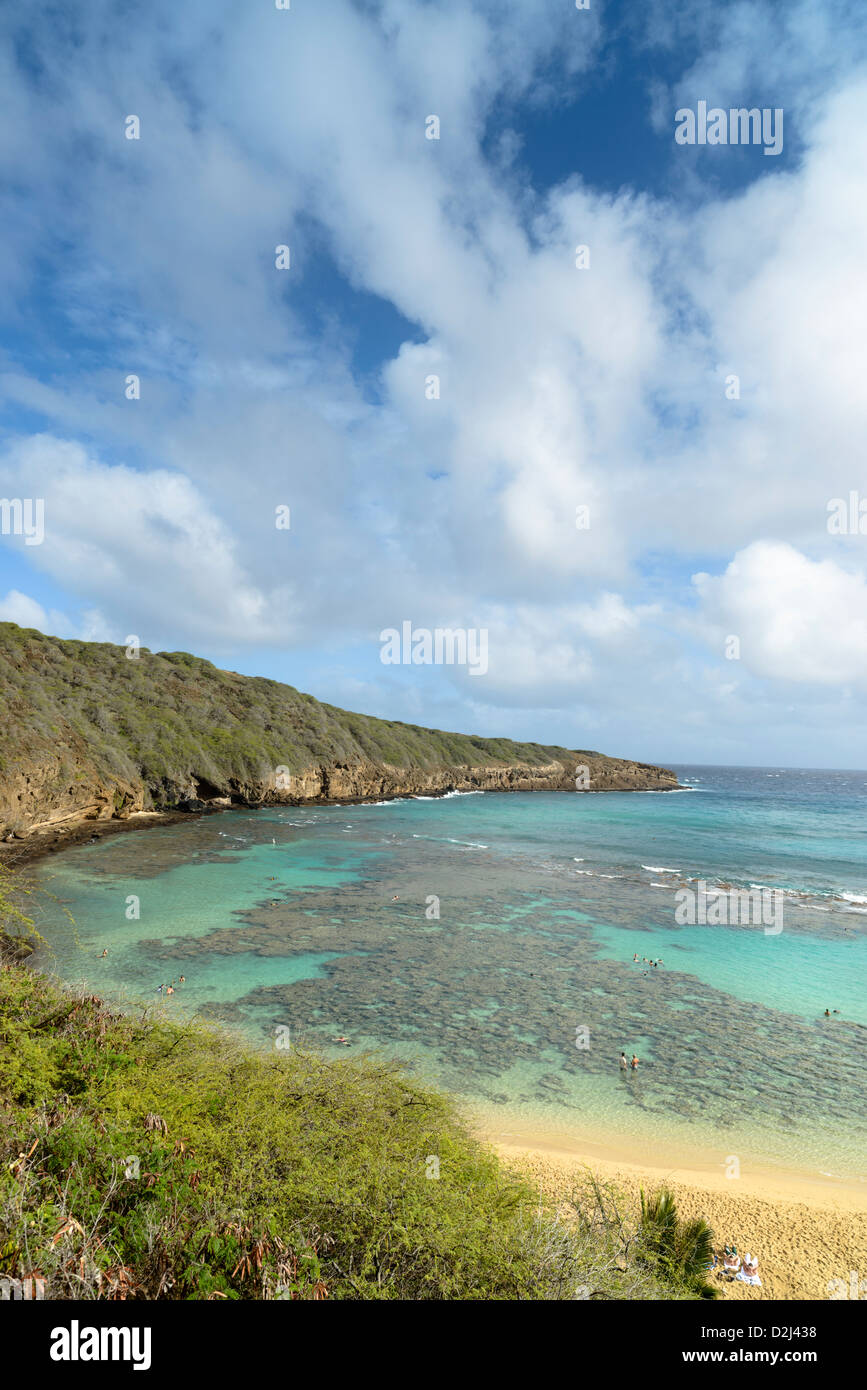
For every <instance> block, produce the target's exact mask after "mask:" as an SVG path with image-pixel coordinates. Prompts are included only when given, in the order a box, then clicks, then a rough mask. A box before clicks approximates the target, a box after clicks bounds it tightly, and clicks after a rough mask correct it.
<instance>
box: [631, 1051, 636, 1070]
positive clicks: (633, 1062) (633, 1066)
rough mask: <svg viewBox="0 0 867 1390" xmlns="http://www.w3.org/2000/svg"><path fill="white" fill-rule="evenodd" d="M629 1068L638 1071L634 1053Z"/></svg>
mask: <svg viewBox="0 0 867 1390" xmlns="http://www.w3.org/2000/svg"><path fill="white" fill-rule="evenodd" d="M630 1066H631V1067H632V1070H633V1071H638V1058H637V1057H636V1055H635V1053H634V1052H633V1054H632V1061H631V1063H630Z"/></svg>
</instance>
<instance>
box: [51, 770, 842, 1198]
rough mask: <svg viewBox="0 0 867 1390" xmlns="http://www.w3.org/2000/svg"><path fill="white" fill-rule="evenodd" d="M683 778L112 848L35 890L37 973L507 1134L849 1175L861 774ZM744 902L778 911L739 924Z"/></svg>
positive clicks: (257, 815) (334, 813)
mask: <svg viewBox="0 0 867 1390" xmlns="http://www.w3.org/2000/svg"><path fill="white" fill-rule="evenodd" d="M675 770H676V771H677V774H678V777H679V780H680V781H681V782H682V784H683V787H684V789H683V790H680V791H674V792H637V793H636V792H630V793H619V792H609V793H604V794H599V795H594V794H589V795H584V794H580V793H577V792H576V793H575V794H569V793H516V794H499V793H468V794H463V793H461V794H458V793H453V794H449V795H448V796H446V797H442V798H435V799H427V798H417V799H407V800H398V801H392V802H386V803H378V804H369V805H360V806H348V807H328V806H309V807H303V808H285V809H283V808H281V809H277V808H270V809H265V810H261V811H245V810H239V811H232V812H225V813H223V814H220V815H212V816H207V817H204V818H202V819H198V820H191V821H190V822H188V823H181V824H177V825H172V826H161V827H157V828H153V829H147V830H142V831H141V832H132V833H129V834H126V835H123V836H118V837H116V838H111V837H106V839H104V840H103V841H101V842H99V843H97V844H94V845H86V846H80V847H77V848H74V849H71V850H69V851H68V852H65V853H64V854H63V855H61V856H59V857H57V858H55V859H51V860H45V861H42V863H41V864H40V865H39V867H38V871H37V877H38V882H39V885H40V887H42V888H44V889H45V890H46V891H47V896H46V897H44V898H43V899H42V901H41V906H40V916H39V922H38V925H39V927H40V930H41V931H42V933H43V935H44V937H45V940H46V946H45V948H44V949H43V950H42V951H41V952H40V953H39V956H38V958H37V963H38V964H39V965H40V966H41V967H42V968H47V969H53V970H54V971H56V972H57V973H58V974H59V975H60V976H61V977H62V978H63V979H65V980H68V981H71V982H76V983H78V982H81V981H86V982H87V983H88V985H90V986H93V987H94V988H95V989H97V990H98V991H99V992H100V993H101V994H102V995H103V996H104V997H106V998H109V999H114V1000H118V1001H123V1002H125V1003H127V1004H128V1003H130V1002H131V1001H133V1000H145V1001H147V1002H149V1003H150V1004H151V1006H152V1007H153V1008H154V1009H156V1010H159V1011H165V1012H166V1013H171V1014H176V1015H180V1014H183V1013H186V1012H196V1013H200V1014H202V1015H204V1016H205V1017H209V1018H212V1019H216V1020H220V1021H222V1022H223V1023H225V1024H227V1025H229V1026H231V1027H233V1028H236V1029H239V1030H241V1031H242V1032H243V1033H244V1034H245V1035H246V1036H248V1037H249V1038H251V1039H252V1040H254V1041H255V1042H256V1043H257V1044H258V1045H260V1046H262V1047H271V1048H273V1047H276V1046H280V1047H283V1046H286V1045H287V1044H288V1045H291V1046H295V1047H304V1046H315V1047H317V1048H320V1049H322V1050H324V1051H325V1052H326V1053H328V1054H329V1055H334V1056H338V1055H339V1056H352V1055H355V1054H357V1053H359V1052H374V1053H377V1054H380V1055H385V1056H387V1057H389V1058H393V1059H396V1060H399V1061H400V1062H402V1063H403V1064H405V1065H406V1066H407V1067H408V1068H409V1070H410V1071H411V1073H412V1074H413V1075H415V1076H417V1077H420V1078H421V1079H424V1080H428V1081H432V1082H434V1083H436V1084H437V1085H439V1086H442V1087H445V1088H447V1089H448V1090H450V1091H451V1092H453V1093H454V1094H455V1095H456V1096H457V1097H458V1098H459V1099H460V1101H461V1103H462V1105H463V1106H464V1107H465V1108H466V1110H467V1112H468V1113H469V1114H470V1115H472V1116H473V1117H474V1118H475V1119H476V1120H477V1121H478V1123H479V1124H480V1125H482V1126H483V1127H484V1128H485V1130H486V1131H487V1132H490V1133H497V1134H503V1135H513V1136H516V1137H517V1138H520V1137H522V1136H523V1137H529V1136H540V1135H544V1136H547V1137H551V1138H553V1139H556V1140H558V1141H562V1142H569V1141H573V1140H574V1141H575V1142H576V1144H577V1143H578V1142H580V1141H585V1142H587V1141H590V1140H592V1141H593V1142H595V1143H596V1144H597V1145H604V1143H605V1142H606V1141H608V1142H610V1143H611V1144H616V1145H617V1146H618V1147H619V1148H620V1150H621V1151H622V1149H623V1147H624V1146H628V1147H629V1148H630V1151H634V1153H635V1156H636V1160H639V1159H640V1160H641V1161H645V1162H647V1161H652V1159H653V1157H654V1155H664V1156H665V1158H666V1160H667V1161H668V1160H673V1159H676V1160H677V1161H678V1162H680V1163H682V1164H686V1163H688V1162H689V1161H692V1160H695V1161H703V1162H705V1163H708V1162H710V1163H718V1164H719V1165H720V1168H721V1171H723V1170H724V1169H726V1166H727V1165H728V1166H730V1165H731V1161H732V1159H737V1161H738V1162H739V1163H740V1164H741V1167H742V1168H744V1167H746V1168H748V1167H749V1165H750V1164H755V1165H757V1166H758V1165H761V1166H762V1167H763V1168H765V1169H767V1168H776V1169H780V1170H786V1171H794V1172H798V1173H801V1174H810V1175H814V1176H816V1177H819V1176H821V1177H823V1178H828V1177H832V1178H840V1179H845V1180H847V1181H851V1180H853V1179H855V1180H858V1179H860V1178H862V1176H863V1174H864V1171H865V1162H864V1155H865V1138H867V1125H865V1116H864V1099H863V1097H864V1094H865V1081H867V1062H865V1047H864V1043H865V1038H867V989H865V982H867V838H865V813H867V773H865V772H821V771H814V770H804V771H799V770H791V769H782V768H730V767H700V766H697V767H687V766H680V767H677V768H676V769H675ZM747 889H749V890H751V891H752V893H753V895H754V898H753V899H752V900H751V901H753V900H758V897H759V895H761V894H764V902H765V903H766V904H767V903H772V904H773V907H774V915H772V916H769V917H767V919H766V920H763V919H762V918H761V917H757V918H756V919H751V920H744V918H743V917H740V918H739V917H738V914H737V912H732V911H730V910H729V911H727V907H728V904H730V903H732V902H734V901H736V900H735V899H733V898H732V896H731V894H732V890H747ZM679 895H680V896H679ZM684 895H687V896H684ZM688 895H694V896H693V897H690V896H688ZM693 902H695V903H697V904H699V911H698V913H697V915H695V914H694V915H693V917H690V918H689V919H688V920H686V921H684V920H683V919H684V912H685V911H686V913H687V916H688V914H689V911H690V904H692V903H693ZM711 903H712V904H715V905H716V907H715V911H714V910H710V911H709V910H702V906H701V905H702V904H703V905H704V909H707V907H708V904H711ZM684 904H686V908H684ZM679 908H680V911H679ZM770 922H773V923H774V925H771V926H769V925H768V924H769V923H770ZM103 949H107V950H108V955H107V956H106V957H105V958H102V957H101V952H102V950H103ZM636 955H637V956H638V958H639V959H638V961H637V962H636V961H635V960H634V957H635V956H636ZM645 958H647V962H649V961H652V960H660V958H661V964H659V965H656V966H654V965H651V964H649V963H647V962H646V961H645ZM181 975H184V976H185V982H184V983H183V984H181V983H180V976H181ZM170 982H174V986H175V993H174V994H173V995H172V996H169V997H167V996H166V995H165V994H159V993H158V992H157V991H158V988H159V986H160V985H161V984H168V983H170ZM826 1009H828V1010H829V1016H827V1017H826V1016H825V1010H826ZM343 1036H345V1037H346V1038H347V1039H348V1041H349V1047H346V1046H344V1045H343V1044H342V1043H337V1042H335V1041H334V1040H335V1039H336V1038H338V1037H343ZM621 1051H623V1052H625V1053H626V1054H627V1056H628V1057H631V1056H632V1054H633V1053H635V1054H637V1056H638V1057H639V1059H640V1061H639V1067H638V1069H637V1070H635V1071H633V1070H632V1069H630V1070H628V1071H627V1072H626V1073H623V1072H622V1070H621V1068H620V1066H619V1057H620V1053H621Z"/></svg>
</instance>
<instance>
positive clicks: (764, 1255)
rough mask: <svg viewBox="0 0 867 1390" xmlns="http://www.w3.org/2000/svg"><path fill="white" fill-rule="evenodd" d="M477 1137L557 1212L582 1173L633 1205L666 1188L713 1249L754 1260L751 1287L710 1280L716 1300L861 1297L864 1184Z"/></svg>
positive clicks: (866, 1229)
mask: <svg viewBox="0 0 867 1390" xmlns="http://www.w3.org/2000/svg"><path fill="white" fill-rule="evenodd" d="M477 1132H478V1131H477ZM479 1137H480V1138H482V1139H483V1140H484V1141H485V1142H486V1143H488V1144H489V1145H491V1146H492V1147H493V1148H494V1150H495V1152H496V1153H497V1155H498V1157H499V1158H500V1159H501V1161H502V1162H503V1163H504V1164H505V1165H506V1166H507V1167H508V1168H510V1169H512V1170H513V1171H514V1172H515V1173H516V1174H518V1175H519V1176H521V1177H523V1178H524V1179H525V1180H526V1181H530V1182H532V1183H533V1185H534V1186H538V1189H539V1196H540V1200H542V1199H543V1198H544V1199H546V1200H547V1201H548V1202H549V1203H551V1204H552V1206H553V1207H554V1208H555V1209H557V1210H558V1211H560V1212H562V1213H563V1214H564V1216H566V1217H568V1214H569V1212H570V1210H571V1207H570V1197H571V1195H572V1193H573V1192H574V1191H575V1189H576V1188H577V1187H578V1186H579V1184H580V1183H581V1182H582V1180H585V1179H586V1176H587V1170H588V1169H589V1170H591V1171H592V1172H593V1173H594V1174H595V1176H596V1177H597V1178H599V1179H600V1180H601V1181H602V1182H608V1183H612V1184H613V1185H614V1186H615V1187H616V1188H617V1189H618V1190H619V1191H620V1192H621V1193H622V1194H623V1195H624V1196H625V1197H626V1198H627V1199H628V1200H629V1202H630V1205H631V1207H632V1209H633V1211H637V1209H638V1204H639V1202H640V1194H641V1190H642V1189H644V1190H645V1191H647V1190H648V1189H653V1188H657V1187H660V1186H663V1185H664V1186H666V1187H668V1188H669V1189H670V1190H671V1192H672V1193H673V1195H674V1197H675V1199H676V1201H677V1206H678V1211H679V1213H680V1215H681V1216H682V1217H685V1218H690V1217H703V1218H704V1219H705V1220H706V1221H707V1222H708V1223H709V1224H710V1226H711V1227H712V1229H713V1232H714V1249H715V1250H716V1252H717V1254H718V1255H720V1254H721V1252H722V1247H723V1245H724V1244H726V1243H731V1242H733V1243H734V1244H735V1245H736V1246H737V1248H738V1250H739V1251H740V1252H741V1254H742V1255H743V1254H745V1253H746V1252H748V1251H749V1252H750V1253H751V1254H754V1255H755V1256H756V1257H757V1259H758V1262H759V1276H760V1278H761V1280H762V1284H761V1287H760V1288H756V1287H753V1286H750V1285H747V1284H744V1283H743V1282H741V1281H739V1280H734V1281H730V1280H727V1279H723V1278H722V1277H721V1276H720V1275H719V1274H716V1273H715V1274H712V1275H710V1276H709V1278H710V1281H711V1282H712V1283H713V1284H714V1286H715V1287H717V1288H718V1289H719V1297H720V1300H721V1301H726V1302H727V1301H748V1300H751V1299H758V1300H761V1301H768V1300H770V1301H774V1300H780V1301H782V1300H786V1301H788V1300H804V1299H806V1300H814V1301H817V1300H821V1301H827V1300H828V1299H830V1298H831V1297H832V1296H833V1297H834V1298H835V1299H846V1298H850V1299H851V1298H863V1297H864V1294H863V1292H859V1281H860V1280H861V1279H862V1274H861V1271H863V1270H864V1268H865V1261H867V1190H865V1191H857V1190H855V1189H853V1188H852V1187H851V1185H849V1184H845V1183H841V1184H830V1183H829V1188H828V1190H821V1189H820V1188H819V1187H817V1185H816V1184H814V1183H811V1182H809V1181H807V1180H805V1179H804V1178H802V1177H800V1176H798V1175H796V1174H787V1173H780V1174H776V1173H769V1172H765V1171H763V1170H761V1169H756V1170H751V1171H750V1172H749V1174H748V1175H746V1176H745V1177H742V1178H739V1179H736V1180H731V1179H727V1178H725V1177H724V1176H722V1175H721V1174H720V1173H718V1172H711V1171H710V1170H706V1169H703V1168H701V1167H698V1168H695V1167H686V1166H681V1167H677V1168H673V1167H672V1166H670V1165H664V1166H658V1165H657V1164H656V1163H654V1159H653V1155H648V1158H647V1159H646V1160H642V1159H639V1160H638V1161H636V1160H635V1155H634V1153H633V1155H632V1159H631V1161H627V1160H626V1159H625V1158H623V1157H622V1156H620V1155H618V1156H616V1157H613V1156H611V1154H610V1153H609V1155H608V1156H607V1157H605V1156H603V1153H604V1150H605V1146H604V1145H593V1146H591V1147H588V1146H587V1145H580V1147H574V1146H568V1145H567V1144H561V1145H559V1146H558V1145H557V1144H556V1143H555V1142H552V1140H551V1137H550V1136H544V1137H530V1136H523V1137H519V1136H517V1135H512V1136H509V1138H508V1139H506V1138H505V1137H504V1136H503V1135H500V1136H497V1135H496V1134H493V1133H491V1132H490V1130H487V1131H484V1132H482V1133H479ZM865 1187H867V1185H865ZM864 1287H865V1285H864V1284H860V1289H863V1288H864Z"/></svg>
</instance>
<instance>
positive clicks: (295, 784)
mask: <svg viewBox="0 0 867 1390" xmlns="http://www.w3.org/2000/svg"><path fill="white" fill-rule="evenodd" d="M584 756H585V761H584V762H583V763H579V762H578V755H576V760H575V762H574V763H573V764H572V765H571V766H570V765H569V764H568V762H566V761H565V760H564V761H559V760H558V761H553V762H551V763H548V764H545V765H542V766H539V767H529V766H526V765H523V764H519V763H516V764H514V765H509V766H504V767H501V766H488V767H485V766H479V767H461V766H443V767H441V768H436V769H435V770H433V771H427V770H424V769H421V768H412V767H394V766H391V765H389V764H386V763H380V764H378V763H373V762H359V763H351V764H336V765H332V766H327V765H320V766H314V767H308V768H305V769H304V770H303V771H301V772H300V773H297V774H288V775H287V774H282V775H281V774H277V776H276V777H275V779H274V781H273V782H271V781H270V780H265V779H262V780H250V781H243V780H239V779H237V778H234V777H227V778H225V779H224V780H223V781H222V782H221V781H219V780H214V779H213V777H211V778H209V779H202V778H200V777H197V776H196V775H194V774H191V775H190V776H189V777H188V778H186V779H178V780H177V781H175V782H174V783H173V784H171V785H165V784H160V785H156V786H149V785H147V784H146V783H145V781H144V780H142V779H129V778H124V777H115V778H111V779H108V780H107V779H105V778H102V777H100V776H99V775H98V774H97V773H96V771H95V770H94V769H93V768H88V766H87V764H86V763H80V764H78V765H77V766H76V767H75V769H74V771H73V773H72V774H71V775H69V774H67V775H64V768H63V760H62V759H61V758H60V757H56V758H43V759H41V760H38V761H36V762H34V763H33V764H32V765H30V766H28V767H26V768H20V769H17V770H15V771H13V772H12V774H11V775H10V776H7V777H4V778H3V779H2V781H0V825H2V831H3V835H4V838H5V837H8V836H10V835H11V836H13V837H15V838H21V837H23V836H27V835H30V834H33V833H40V832H45V831H50V830H60V829H66V828H70V827H72V826H75V825H78V824H81V823H82V822H86V821H108V820H125V819H127V818H128V817H129V816H130V815H136V814H137V813H141V812H144V811H154V810H156V811H159V810H166V811H170V810H175V809H180V810H183V811H188V812H200V811H205V810H217V809H220V808H228V807H231V806H254V807H255V806H262V805H269V806H273V805H290V806H297V805H302V804H304V803H305V802H317V801H318V802H353V801H372V800H387V799H388V798H390V797H396V796H414V795H422V796H436V795H441V794H444V793H445V792H448V791H502V792H509V791H524V792H526V791H562V792H571V793H572V794H573V795H574V794H576V792H580V793H583V792H600V791H651V790H653V791H665V790H670V789H672V788H674V787H676V786H677V778H676V777H675V775H674V773H672V772H668V771H667V770H666V769H665V768H661V767H653V766H651V765H649V764H645V763H635V762H629V761H628V760H626V759H621V758H605V757H595V758H594V757H587V756H586V755H584ZM576 771H577V773H578V776H577V778H576ZM277 777H280V779H281V782H282V783H283V784H282V785H280V786H278V785H275V783H276V781H277ZM576 781H577V783H578V785H577V786H576Z"/></svg>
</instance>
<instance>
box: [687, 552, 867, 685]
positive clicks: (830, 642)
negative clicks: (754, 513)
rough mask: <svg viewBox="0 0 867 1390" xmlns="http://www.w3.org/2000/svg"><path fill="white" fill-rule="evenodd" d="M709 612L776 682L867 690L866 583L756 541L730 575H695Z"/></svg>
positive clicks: (859, 575)
mask: <svg viewBox="0 0 867 1390" xmlns="http://www.w3.org/2000/svg"><path fill="white" fill-rule="evenodd" d="M693 583H694V585H695V587H696V589H697V591H698V595H699V597H700V600H701V603H702V610H703V615H704V616H705V618H706V619H707V621H708V622H709V623H710V624H712V625H713V627H714V628H715V629H716V630H717V631H718V632H720V633H722V632H723V631H725V632H726V633H728V634H731V635H733V636H736V637H737V638H738V639H739V643H740V660H741V661H743V663H744V665H745V666H746V667H747V669H748V670H750V671H753V672H755V674H757V675H759V676H765V677H769V678H771V679H774V680H781V681H794V682H801V681H803V682H808V683H814V684H817V685H848V684H852V685H857V686H862V687H863V686H865V685H867V578H865V575H864V573H863V571H862V572H850V571H848V570H845V569H843V568H841V566H840V565H838V564H836V563H835V562H834V561H833V560H820V561H812V560H809V559H808V558H807V557H806V556H805V555H802V554H801V553H800V552H799V551H798V550H796V549H795V548H794V546H791V545H786V544H784V543H782V542H779V541H778V542H771V541H756V542H755V543H754V544H753V545H749V546H747V547H746V548H745V549H744V550H742V551H739V552H738V554H737V555H736V556H735V557H734V559H733V560H732V562H731V564H730V565H729V566H728V567H727V569H726V571H725V573H724V574H722V575H719V576H717V577H712V576H711V575H708V574H696V575H694V576H693Z"/></svg>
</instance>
